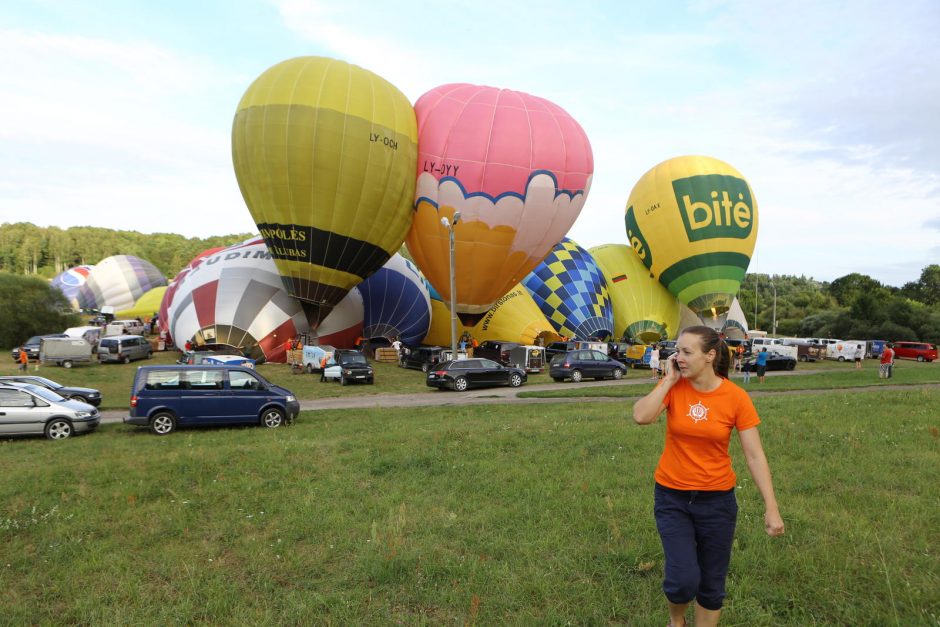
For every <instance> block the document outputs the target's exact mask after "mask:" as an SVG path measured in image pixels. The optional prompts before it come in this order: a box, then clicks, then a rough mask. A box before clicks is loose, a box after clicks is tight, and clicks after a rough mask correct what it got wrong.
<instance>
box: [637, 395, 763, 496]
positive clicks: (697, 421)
mask: <svg viewBox="0 0 940 627" xmlns="http://www.w3.org/2000/svg"><path fill="white" fill-rule="evenodd" d="M663 404H664V405H665V406H666V446H665V448H664V449H663V454H662V456H660V458H659V465H657V466H656V474H655V477H656V482H657V483H659V484H661V485H664V486H666V487H667V488H673V489H675V490H730V489H731V488H733V487H734V486H735V482H736V480H737V477H736V475H735V474H734V470H733V469H732V468H731V455H730V454H729V453H728V445H729V444H730V442H731V430H732V429H737V430H738V431H744V430H745V429H751V428H753V427H756V426H757V425H758V424H760V418H759V417H758V416H757V410H756V409H754V403H753V402H751V397H750V396H748V394H747V392H745V391H744V390H742V389H741V388H739V387H738V386H736V385H735V384H733V383H731V382H730V381H728V380H727V379H722V381H721V385H719V386H718V388H717V389H716V390H714V391H712V392H699V391H697V390H696V389H695V388H693V387H692V384H691V383H689V382H688V380H686V379H679V381H678V382H677V383H676V384H675V385H673V386H672V389H670V390H669V393H668V394H666V398H665V399H664V400H663Z"/></svg>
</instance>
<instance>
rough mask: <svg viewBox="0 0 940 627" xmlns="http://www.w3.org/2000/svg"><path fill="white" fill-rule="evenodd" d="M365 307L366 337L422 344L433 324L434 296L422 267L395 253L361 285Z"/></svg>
mask: <svg viewBox="0 0 940 627" xmlns="http://www.w3.org/2000/svg"><path fill="white" fill-rule="evenodd" d="M358 289H359V291H360V292H361V293H362V300H363V305H364V307H365V324H364V326H363V337H365V338H367V339H372V338H378V337H384V338H387V339H388V340H389V341H392V340H394V339H395V338H396V337H397V338H399V339H401V341H402V342H404V343H405V344H418V343H419V342H420V341H421V339H422V338H423V337H424V336H425V335H427V333H428V327H429V326H430V324H431V296H430V294H429V292H428V289H427V287H426V286H425V282H424V279H423V277H422V276H421V274H420V273H419V272H418V268H417V267H416V266H415V265H414V264H413V263H411V262H410V261H408V260H407V259H405V258H404V257H402V256H401V255H400V254H398V253H395V255H394V256H393V257H392V258H391V259H389V260H388V262H387V263H386V264H385V265H384V266H382V268H381V269H380V270H379V271H378V272H376V273H375V274H373V275H372V276H370V277H369V278H368V279H366V280H365V281H363V282H362V283H360V284H359V287H358Z"/></svg>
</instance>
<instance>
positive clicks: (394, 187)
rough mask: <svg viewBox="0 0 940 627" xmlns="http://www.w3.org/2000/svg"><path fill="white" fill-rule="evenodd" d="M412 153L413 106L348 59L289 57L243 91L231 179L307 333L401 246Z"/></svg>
mask: <svg viewBox="0 0 940 627" xmlns="http://www.w3.org/2000/svg"><path fill="white" fill-rule="evenodd" d="M416 155H417V127H416V125H415V115H414V109H413V108H412V106H411V103H410V102H409V101H408V99H407V98H406V97H405V96H404V95H403V94H402V93H401V92H400V91H398V89H396V88H395V87H394V86H393V85H391V84H390V83H388V82H387V81H385V80H384V79H382V78H381V77H379V76H377V75H375V74H373V73H372V72H369V71H368V70H364V69H362V68H360V67H357V66H355V65H350V64H348V63H345V62H343V61H336V60H333V59H327V58H323V57H300V58H296V59H290V60H288V61H284V62H282V63H279V64H277V65H275V66H273V67H271V68H270V69H268V70H267V71H265V72H264V73H263V74H262V75H261V76H260V77H258V79H256V80H255V82H254V83H252V84H251V86H250V87H249V88H248V90H247V91H246V92H245V95H244V96H243V97H242V99H241V102H240V103H239V104H238V110H237V112H236V114H235V120H234V123H233V125H232V160H233V162H234V166H235V175H236V177H237V179H238V185H239V187H240V188H241V192H242V196H243V197H244V199H245V203H246V204H247V205H248V209H249V210H250V211H251V214H252V216H253V217H254V219H255V222H256V223H257V224H258V228H259V229H260V231H261V235H262V237H264V240H265V242H266V243H267V245H268V249H269V250H270V252H271V255H272V257H273V258H274V260H275V263H276V264H277V267H278V270H279V271H280V273H281V276H282V277H283V280H284V286H285V289H286V290H287V292H288V293H289V294H290V295H291V296H294V297H296V298H298V299H300V300H301V302H302V305H303V307H304V310H305V311H306V312H307V315H308V319H309V321H310V325H311V327H312V328H316V327H317V325H318V324H319V323H320V322H321V321H322V320H323V319H324V318H325V317H326V316H327V315H328V314H329V312H330V310H331V309H332V308H333V307H334V306H335V305H336V304H337V303H339V301H340V300H342V298H343V297H344V296H345V295H346V293H347V292H348V291H349V290H350V289H351V288H352V287H354V286H355V285H357V284H358V283H360V282H361V281H362V280H363V279H365V278H367V277H369V276H370V275H371V274H373V273H374V272H376V271H377V270H378V269H379V268H381V267H382V266H383V265H384V264H385V262H386V261H388V259H389V258H390V257H391V256H392V254H394V253H395V252H397V251H398V249H399V248H400V247H401V244H402V242H403V241H404V238H405V234H406V233H407V232H408V229H409V228H410V226H411V220H412V202H413V200H414V185H415V180H414V172H415V168H416V165H415V164H416Z"/></svg>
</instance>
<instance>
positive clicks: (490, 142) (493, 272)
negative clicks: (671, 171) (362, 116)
mask: <svg viewBox="0 0 940 627" xmlns="http://www.w3.org/2000/svg"><path fill="white" fill-rule="evenodd" d="M415 113H416V114H417V117H418V183H417V189H416V190H415V199H416V200H415V217H414V222H413V223H412V226H411V231H410V232H409V234H408V238H407V243H408V250H409V251H410V252H411V255H412V257H413V258H414V260H415V263H416V264H417V265H418V267H419V268H420V269H421V271H422V272H423V273H424V275H425V276H426V277H427V278H428V280H429V281H430V283H431V285H433V286H434V288H435V289H436V290H437V291H438V292H439V293H440V294H441V296H442V297H443V299H444V302H446V303H449V302H450V274H449V267H450V266H449V256H450V240H449V237H450V233H449V227H448V226H447V225H445V224H442V221H441V218H442V217H446V218H447V219H448V222H449V223H451V224H452V223H453V222H454V215H455V213H456V212H460V214H461V215H460V219H459V221H458V222H457V224H456V226H455V227H454V229H455V231H454V234H455V241H456V264H455V266H456V272H455V274H456V292H457V294H456V300H457V312H458V314H459V315H460V316H461V319H462V320H463V321H464V322H465V323H473V322H474V321H475V320H477V319H479V318H480V317H482V315H483V314H485V313H486V311H487V310H488V309H489V308H490V307H491V306H492V305H493V303H495V302H496V301H497V300H498V299H499V298H500V297H501V296H502V295H503V294H505V293H507V292H508V291H510V290H511V289H512V288H513V287H514V286H515V285H516V284H517V283H518V282H519V281H521V280H522V279H523V278H524V277H525V276H526V275H527V274H529V272H531V271H532V269H533V268H535V266H537V265H538V264H539V263H540V262H541V261H542V260H543V259H544V258H545V256H546V255H547V254H548V253H549V251H550V250H551V249H552V247H553V246H554V245H555V244H557V243H558V242H559V241H560V240H561V239H562V238H563V237H564V236H565V234H567V232H568V229H569V228H571V225H572V224H574V221H575V220H576V219H577V217H578V214H579V213H580V212H581V207H582V206H583V205H584V201H585V198H586V197H587V193H588V190H589V189H590V186H591V175H592V173H593V172H594V158H593V156H592V153H591V144H590V142H589V141H588V138H587V135H585V133H584V130H583V129H582V128H581V127H580V126H579V125H578V123H577V122H576V121H575V120H574V119H573V118H572V117H571V116H570V115H568V113H567V112H565V111H564V110H563V109H562V108H561V107H559V106H557V105H555V104H553V103H551V102H549V101H547V100H544V99H542V98H538V97H536V96H530V95H529V94H525V93H522V92H516V91H510V90H507V89H496V88H494V87H479V86H476V85H466V84H455V85H443V86H441V87H438V88H436V89H433V90H431V91H429V92H428V93H426V94H424V95H423V96H421V98H419V99H418V102H417V103H416V104H415Z"/></svg>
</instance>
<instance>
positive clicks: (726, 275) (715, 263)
mask: <svg viewBox="0 0 940 627" xmlns="http://www.w3.org/2000/svg"><path fill="white" fill-rule="evenodd" d="M625 222H626V230H627V238H628V239H629V242H630V245H631V246H632V247H633V250H634V251H635V252H636V254H637V255H638V256H639V258H640V260H641V261H642V262H643V265H645V266H646V267H647V268H648V269H649V270H650V272H651V274H652V275H653V276H654V277H655V278H657V279H659V281H660V283H662V284H663V285H665V286H666V288H667V289H668V290H669V291H670V292H672V293H673V294H675V296H676V297H677V298H678V299H679V301H681V302H683V303H685V304H686V305H688V306H689V308H690V309H692V311H694V312H695V313H697V314H702V313H704V312H707V313H708V314H709V315H710V316H712V317H714V316H718V315H721V314H723V313H725V312H726V311H727V310H728V308H729V307H731V303H732V301H733V300H734V297H735V295H736V294H737V292H738V288H739V287H740V285H741V282H742V281H743V280H744V274H745V272H746V271H747V267H748V264H749V263H750V261H751V255H752V254H753V252H754V244H755V242H756V240H757V201H756V200H755V198H754V194H753V192H752V191H751V187H750V185H748V183H747V181H746V180H745V179H744V177H743V176H741V173H740V172H738V171H737V170H735V169H734V168H733V167H731V166H730V165H728V164H727V163H724V162H723V161H719V160H718V159H713V158H711V157H694V156H690V157H676V158H674V159H669V160H668V161H664V162H662V163H660V164H659V165H657V166H655V167H654V168H653V169H651V170H650V171H649V172H647V173H646V174H644V175H643V176H642V177H641V178H640V180H639V181H638V182H637V184H636V185H635V186H634V187H633V191H632V192H631V193H630V200H629V201H628V203H627V209H626V215H625Z"/></svg>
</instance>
